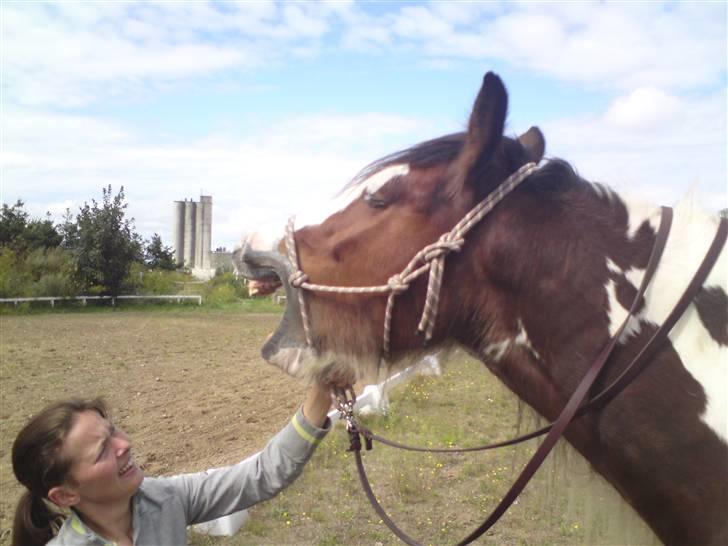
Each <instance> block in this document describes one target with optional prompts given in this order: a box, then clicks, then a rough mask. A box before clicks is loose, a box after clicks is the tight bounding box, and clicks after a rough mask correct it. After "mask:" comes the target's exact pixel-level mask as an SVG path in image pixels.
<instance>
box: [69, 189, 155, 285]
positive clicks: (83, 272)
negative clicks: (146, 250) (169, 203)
mask: <svg viewBox="0 0 728 546" xmlns="http://www.w3.org/2000/svg"><path fill="white" fill-rule="evenodd" d="M102 192H103V198H102V202H101V203H98V202H96V200H94V199H92V200H91V204H90V205H89V204H88V203H84V205H83V207H81V209H80V210H79V213H78V215H77V217H76V232H75V237H76V241H75V244H74V246H73V250H74V251H75V253H76V257H77V263H78V267H77V275H78V279H79V282H80V284H81V285H82V286H83V287H84V288H86V289H87V290H90V291H91V292H97V293H101V294H109V295H114V296H115V295H117V294H119V293H120V292H121V289H122V286H123V282H124V279H125V277H126V276H127V274H128V273H129V270H130V268H131V265H132V264H133V263H134V262H137V261H138V262H141V261H143V253H142V247H143V245H142V241H141V238H140V237H139V235H138V234H137V233H136V232H135V231H134V219H133V218H131V219H127V218H126V217H125V214H126V208H127V206H128V205H127V203H126V201H125V198H124V187H123V186H122V187H121V189H120V190H119V193H118V194H116V195H113V193H112V190H111V185H109V186H107V187H106V188H102Z"/></svg>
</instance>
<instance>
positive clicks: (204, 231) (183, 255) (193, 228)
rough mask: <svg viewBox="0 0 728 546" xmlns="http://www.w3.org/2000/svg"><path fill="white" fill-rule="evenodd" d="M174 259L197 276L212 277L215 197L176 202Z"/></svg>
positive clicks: (173, 231)
mask: <svg viewBox="0 0 728 546" xmlns="http://www.w3.org/2000/svg"><path fill="white" fill-rule="evenodd" d="M172 237H173V239H174V250H175V258H176V259H177V262H178V263H180V264H183V265H184V267H187V268H189V269H190V270H191V271H192V273H193V274H194V275H195V276H196V277H201V278H209V277H211V276H212V275H213V274H214V272H215V271H214V268H213V266H212V262H213V260H212V196H211V195H201V196H200V201H199V202H195V201H193V200H192V199H190V200H187V199H185V200H184V201H175V202H174V216H173V224H172Z"/></svg>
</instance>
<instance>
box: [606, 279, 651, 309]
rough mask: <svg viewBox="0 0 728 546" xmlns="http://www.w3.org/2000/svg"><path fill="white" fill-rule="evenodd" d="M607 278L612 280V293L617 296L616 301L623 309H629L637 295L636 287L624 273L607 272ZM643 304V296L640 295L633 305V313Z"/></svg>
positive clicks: (641, 307) (642, 306)
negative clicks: (634, 305) (635, 304)
mask: <svg viewBox="0 0 728 546" xmlns="http://www.w3.org/2000/svg"><path fill="white" fill-rule="evenodd" d="M609 278H610V279H611V280H612V281H614V293H615V295H616V296H617V301H618V302H619V304H620V305H621V306H622V307H624V308H625V309H630V308H631V307H632V303H633V302H634V299H635V297H636V296H637V287H636V286H635V285H633V284H632V283H631V282H629V280H628V279H627V277H626V276H625V275H624V273H615V272H613V271H610V272H609ZM644 306H645V297H644V296H640V299H639V301H638V302H637V306H636V307H635V313H639V312H640V310H641V309H643V308H644Z"/></svg>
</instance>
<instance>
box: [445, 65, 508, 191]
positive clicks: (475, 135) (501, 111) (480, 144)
mask: <svg viewBox="0 0 728 546" xmlns="http://www.w3.org/2000/svg"><path fill="white" fill-rule="evenodd" d="M507 110H508V93H507V92H506V88H505V86H504V85H503V82H502V81H501V79H500V78H499V77H498V76H496V75H495V74H493V73H492V72H488V73H487V74H486V75H485V76H484V77H483V85H482V86H481V88H480V92H479V93H478V97H477V98H476V99H475V104H474V105H473V111H472V113H471V114H470V121H469V123H468V133H467V135H466V137H465V144H464V145H463V149H462V151H461V152H460V154H459V155H458V157H457V159H456V161H455V164H454V168H455V169H456V171H455V172H456V179H457V182H456V184H457V185H458V186H460V185H462V184H464V183H465V182H466V181H467V180H469V179H472V177H473V175H476V173H477V171H479V170H480V169H479V168H480V167H482V166H484V165H486V164H487V162H488V160H489V159H490V158H491V156H492V155H493V152H494V151H495V150H496V148H497V147H498V145H499V144H500V142H501V139H502V138H503V127H504V125H505V122H506V112H507Z"/></svg>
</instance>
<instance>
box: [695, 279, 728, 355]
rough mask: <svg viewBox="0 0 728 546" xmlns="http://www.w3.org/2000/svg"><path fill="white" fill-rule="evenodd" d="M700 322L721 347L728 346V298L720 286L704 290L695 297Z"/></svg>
mask: <svg viewBox="0 0 728 546" xmlns="http://www.w3.org/2000/svg"><path fill="white" fill-rule="evenodd" d="M694 303H695V307H696V308H697V310H698V316H699V317H700V321H701V322H702V323H703V326H705V329H706V330H708V333H710V337H712V338H713V339H714V340H715V341H716V342H717V343H719V344H720V345H728V296H726V293H725V292H724V291H723V289H722V288H721V287H719V286H711V287H708V288H703V289H701V290H700V292H698V295H697V296H695V301H694Z"/></svg>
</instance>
